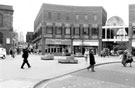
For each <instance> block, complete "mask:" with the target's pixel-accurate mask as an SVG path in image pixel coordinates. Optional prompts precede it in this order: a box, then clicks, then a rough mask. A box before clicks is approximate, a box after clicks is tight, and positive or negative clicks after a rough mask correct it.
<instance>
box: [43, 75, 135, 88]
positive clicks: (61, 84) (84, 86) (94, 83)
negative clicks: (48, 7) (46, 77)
mask: <svg viewBox="0 0 135 88" xmlns="http://www.w3.org/2000/svg"><path fill="white" fill-rule="evenodd" d="M44 88H134V87H130V86H125V85H121V84H116V83H111V82H105V81H100V80H95V79H89V78H84V77H78V76H72V77H70V78H68V79H63V80H59V81H58V80H57V82H53V83H51V85H49V84H48V85H47V86H46V87H44Z"/></svg>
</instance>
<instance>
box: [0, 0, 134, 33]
mask: <svg viewBox="0 0 135 88" xmlns="http://www.w3.org/2000/svg"><path fill="white" fill-rule="evenodd" d="M42 3H50V4H62V5H74V6H103V7H104V9H105V10H106V12H107V19H109V17H111V16H119V17H121V18H122V19H123V21H124V22H125V24H126V25H128V6H129V4H135V0H0V4H3V5H12V6H13V9H14V14H13V17H14V18H13V27H14V29H16V30H18V31H20V32H23V33H24V34H26V32H27V31H33V30H34V29H33V28H34V20H35V18H36V16H37V14H38V12H39V9H40V7H41V5H42Z"/></svg>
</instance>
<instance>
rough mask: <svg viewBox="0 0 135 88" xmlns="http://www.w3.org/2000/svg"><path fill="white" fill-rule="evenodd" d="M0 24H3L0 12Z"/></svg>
mask: <svg viewBox="0 0 135 88" xmlns="http://www.w3.org/2000/svg"><path fill="white" fill-rule="evenodd" d="M2 24H3V16H2V14H0V26H2Z"/></svg>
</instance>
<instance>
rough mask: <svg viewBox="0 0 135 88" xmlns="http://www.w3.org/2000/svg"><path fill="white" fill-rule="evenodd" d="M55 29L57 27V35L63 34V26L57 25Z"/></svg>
mask: <svg viewBox="0 0 135 88" xmlns="http://www.w3.org/2000/svg"><path fill="white" fill-rule="evenodd" d="M55 29H56V34H57V35H61V34H62V27H58V26H57V27H55Z"/></svg>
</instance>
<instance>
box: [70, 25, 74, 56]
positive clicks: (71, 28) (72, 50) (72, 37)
mask: <svg viewBox="0 0 135 88" xmlns="http://www.w3.org/2000/svg"><path fill="white" fill-rule="evenodd" d="M70 31H71V32H70V33H71V54H74V48H73V47H74V46H73V40H74V36H73V25H72V24H71V25H70Z"/></svg>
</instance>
